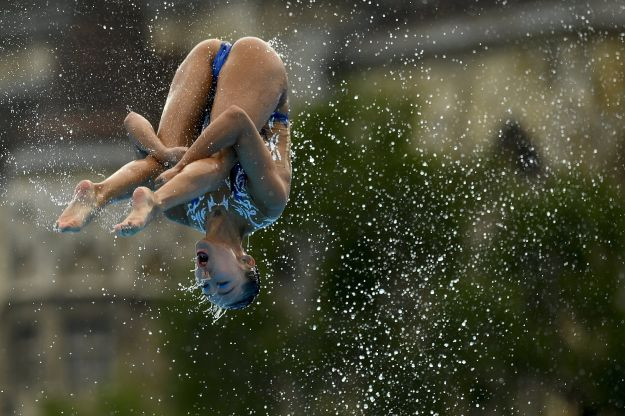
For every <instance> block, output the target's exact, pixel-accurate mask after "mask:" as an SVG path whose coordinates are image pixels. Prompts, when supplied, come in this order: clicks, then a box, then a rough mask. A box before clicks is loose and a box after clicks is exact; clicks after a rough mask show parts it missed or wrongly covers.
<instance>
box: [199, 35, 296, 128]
mask: <svg viewBox="0 0 625 416" xmlns="http://www.w3.org/2000/svg"><path fill="white" fill-rule="evenodd" d="M286 88H287V78H286V70H285V68H284V64H283V63H282V60H281V59H280V57H279V56H278V54H277V53H276V52H275V51H274V50H273V49H272V48H271V47H270V46H269V45H268V44H267V43H266V42H264V41H262V40H260V39H258V38H242V39H240V40H238V41H237V42H235V43H234V45H233V46H232V50H231V51H230V55H229V56H228V59H227V60H226V63H225V64H224V66H223V67H222V69H221V72H220V73H219V81H218V83H217V90H216V94H215V100H214V103H213V108H212V112H211V119H214V118H216V117H218V116H219V115H220V114H221V113H223V112H224V111H226V110H227V109H228V108H229V107H230V106H231V105H236V106H238V107H240V108H241V109H243V110H244V111H245V112H246V113H247V114H248V116H249V117H250V119H251V120H252V122H253V123H254V125H255V126H256V129H257V130H260V129H261V128H262V127H263V126H264V125H265V123H266V122H267V120H268V119H269V117H270V116H271V114H272V113H273V112H274V111H275V110H276V108H277V107H278V104H279V103H280V102H281V100H282V99H283V97H284V96H285V91H286Z"/></svg>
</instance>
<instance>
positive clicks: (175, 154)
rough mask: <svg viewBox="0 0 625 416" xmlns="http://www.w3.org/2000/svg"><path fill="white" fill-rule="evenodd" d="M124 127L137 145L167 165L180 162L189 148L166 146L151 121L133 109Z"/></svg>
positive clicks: (125, 120)
mask: <svg viewBox="0 0 625 416" xmlns="http://www.w3.org/2000/svg"><path fill="white" fill-rule="evenodd" d="M124 127H125V128H126V131H127V132H128V134H129V136H130V139H131V140H132V142H133V143H134V144H135V146H137V147H138V148H139V149H141V150H143V151H144V152H146V153H148V154H149V155H151V156H153V157H154V158H155V159H156V160H158V161H159V162H160V163H161V164H163V165H165V166H168V165H171V164H174V163H176V162H178V161H179V160H180V158H181V157H182V155H184V153H185V152H186V150H187V148H186V147H173V148H168V147H166V146H165V145H164V144H163V142H162V141H161V139H159V137H158V136H157V135H156V133H155V132H154V128H153V127H152V125H151V124H150V122H149V121H148V120H146V119H145V118H144V117H142V116H141V115H139V114H137V113H135V112H132V111H131V112H130V113H129V114H128V115H127V116H126V118H125V119H124Z"/></svg>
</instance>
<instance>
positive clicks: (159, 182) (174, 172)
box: [154, 166, 182, 188]
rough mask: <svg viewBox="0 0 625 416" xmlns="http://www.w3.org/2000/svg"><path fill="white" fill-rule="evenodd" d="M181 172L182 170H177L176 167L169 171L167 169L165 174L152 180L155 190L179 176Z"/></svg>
mask: <svg viewBox="0 0 625 416" xmlns="http://www.w3.org/2000/svg"><path fill="white" fill-rule="evenodd" d="M181 171H182V168H178V167H176V166H174V167H173V168H171V169H167V170H166V171H165V172H163V173H161V174H160V175H158V177H157V178H156V179H155V180H154V185H155V186H156V188H160V187H161V186H163V185H165V184H166V183H167V182H169V181H170V180H172V179H173V178H174V176H176V175H177V174H179V173H180V172H181Z"/></svg>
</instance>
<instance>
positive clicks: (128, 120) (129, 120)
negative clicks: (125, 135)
mask: <svg viewBox="0 0 625 416" xmlns="http://www.w3.org/2000/svg"><path fill="white" fill-rule="evenodd" d="M137 116H138V114H137V113H135V112H134V111H131V112H130V113H128V115H127V116H126V118H125V119H124V126H125V127H126V128H128V126H130V125H132V123H133V122H134V121H135V120H136V119H137Z"/></svg>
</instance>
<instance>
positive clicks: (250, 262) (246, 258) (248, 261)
mask: <svg viewBox="0 0 625 416" xmlns="http://www.w3.org/2000/svg"><path fill="white" fill-rule="evenodd" d="M241 261H242V262H243V263H245V264H247V265H248V266H250V267H254V266H256V260H254V257H252V256H250V255H249V254H244V255H243V256H241Z"/></svg>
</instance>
